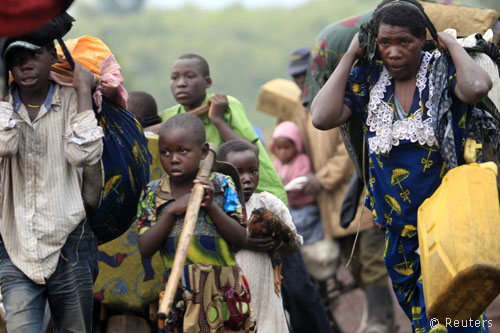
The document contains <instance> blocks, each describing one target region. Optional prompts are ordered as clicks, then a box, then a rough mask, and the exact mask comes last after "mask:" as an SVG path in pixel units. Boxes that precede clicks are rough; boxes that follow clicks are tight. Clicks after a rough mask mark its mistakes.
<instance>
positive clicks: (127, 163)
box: [51, 36, 151, 243]
mask: <svg viewBox="0 0 500 333" xmlns="http://www.w3.org/2000/svg"><path fill="white" fill-rule="evenodd" d="M66 44H67V46H66ZM60 46H62V48H61V47H58V50H57V51H58V56H59V58H60V59H62V61H61V62H59V63H57V64H55V66H54V67H53V72H52V74H51V75H52V79H54V80H55V81H57V82H59V83H60V84H67V83H69V82H71V63H72V61H78V62H80V63H81V64H82V65H83V66H84V67H86V68H87V69H89V70H90V71H91V72H93V73H94V74H96V75H97V77H98V82H99V83H98V85H97V87H96V90H95V92H94V95H93V97H94V111H95V115H96V118H97V120H98V122H99V126H101V127H102V129H103V132H104V138H103V142H104V150H103V154H102V166H101V167H102V174H103V177H102V179H101V181H100V182H99V184H91V185H90V188H92V189H94V190H95V189H98V190H99V188H100V198H98V200H97V203H96V204H93V206H94V207H91V208H90V209H87V213H88V214H87V215H88V216H87V218H88V220H89V221H90V223H91V225H92V228H93V230H94V233H95V235H96V237H97V239H98V241H99V243H105V242H108V241H111V240H113V239H115V238H117V237H118V236H120V235H121V234H122V233H124V232H125V231H126V230H127V229H128V228H129V227H130V225H131V224H132V222H133V220H134V218H135V214H136V212H137V204H138V200H139V196H140V194H141V190H142V188H143V186H144V185H145V184H146V183H147V182H148V181H149V165H150V162H151V157H150V154H149V151H148V142H147V139H146V137H145V136H144V132H143V130H142V127H141V125H140V124H139V122H138V121H137V119H136V118H135V117H134V116H133V115H132V114H131V113H130V112H128V111H127V110H126V109H125V108H126V99H127V92H126V91H125V89H124V88H123V86H122V85H121V83H122V81H123V78H122V77H121V74H120V67H119V65H118V63H117V62H116V60H115V59H114V56H113V55H112V53H111V51H110V50H109V48H108V47H107V46H106V45H105V44H104V43H103V42H102V41H101V40H99V39H97V38H93V37H90V36H82V37H80V38H77V39H73V40H69V41H67V42H66V43H64V44H61V45H60ZM64 48H66V49H65V50H64ZM106 96H112V97H113V100H112V99H110V98H107V97H106ZM88 181H91V182H96V181H98V180H97V179H93V180H88V179H85V172H84V189H85V185H86V184H85V183H86V182H88ZM87 185H88V184H87ZM84 198H85V196H84ZM87 206H89V205H88V202H87ZM90 206H92V204H90Z"/></svg>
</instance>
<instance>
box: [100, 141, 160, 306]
mask: <svg viewBox="0 0 500 333" xmlns="http://www.w3.org/2000/svg"><path fill="white" fill-rule="evenodd" d="M145 134H146V137H147V139H148V147H149V152H150V153H151V156H152V158H153V162H152V164H151V166H150V177H151V179H160V178H161V177H162V175H163V173H164V171H163V169H162V167H161V163H160V156H159V152H158V136H157V135H156V134H151V133H148V132H146V133H145ZM135 212H137V206H136V207H135ZM138 226H139V223H138V221H135V222H134V223H132V225H131V226H130V227H129V228H128V230H127V231H125V233H123V234H122V235H121V236H120V237H118V238H116V239H114V240H112V241H110V242H107V243H106V244H102V245H100V246H99V252H98V264H99V275H98V276H97V280H96V281H95V283H94V298H95V299H96V300H98V301H99V302H101V303H102V304H105V305H106V306H107V307H109V308H111V309H114V310H119V309H123V310H127V311H133V312H135V313H139V314H144V313H147V311H146V308H147V305H148V304H150V303H151V302H154V301H157V300H158V294H159V293H160V291H161V290H162V286H163V282H162V281H163V274H162V272H163V271H164V270H165V265H164V264H163V261H162V259H161V256H160V253H159V252H157V253H155V254H154V255H153V256H152V257H151V258H149V259H145V258H143V257H142V256H141V254H140V252H139V248H138V244H137V240H138V235H137V229H138Z"/></svg>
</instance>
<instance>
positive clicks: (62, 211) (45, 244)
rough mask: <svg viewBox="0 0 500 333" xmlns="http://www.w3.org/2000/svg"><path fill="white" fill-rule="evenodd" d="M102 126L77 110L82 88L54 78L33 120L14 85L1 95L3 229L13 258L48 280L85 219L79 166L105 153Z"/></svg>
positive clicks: (37, 280) (89, 113) (36, 276)
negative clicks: (4, 96) (3, 99)
mask: <svg viewBox="0 0 500 333" xmlns="http://www.w3.org/2000/svg"><path fill="white" fill-rule="evenodd" d="M102 136H103V133H102V129H101V128H100V127H99V126H98V125H97V120H96V118H95V116H94V112H93V111H92V110H86V111H83V112H80V113H77V96H76V91H75V90H74V89H72V88H64V87H61V86H59V85H57V84H52V85H51V88H50V91H49V93H48V95H47V99H46V101H45V103H44V104H43V105H42V106H41V107H40V110H39V112H38V115H37V117H36V119H35V120H34V121H33V122H32V121H31V120H30V118H29V116H28V111H27V109H26V107H25V106H24V105H23V104H22V103H21V100H20V99H19V95H18V94H17V92H16V90H11V93H10V94H9V96H8V101H7V102H0V157H2V163H1V180H2V184H1V190H2V192H1V193H2V200H1V204H0V234H1V236H2V239H3V242H4V244H5V248H6V250H7V253H8V254H9V257H10V259H11V260H12V262H13V263H14V265H16V267H18V268H19V269H20V270H21V271H22V272H23V273H24V274H26V276H28V277H29V278H30V279H31V280H32V281H33V282H35V283H37V284H44V283H45V281H46V279H48V278H49V277H50V275H51V274H52V273H53V272H54V271H55V269H56V266H57V262H58V260H59V254H60V251H61V248H62V246H63V245H64V243H65V242H66V239H67V237H68V235H69V234H70V233H71V232H72V231H73V230H74V229H75V228H76V227H77V225H78V224H79V223H80V222H81V221H82V220H83V219H84V217H85V210H84V207H83V200H82V193H81V183H82V177H81V169H80V168H81V167H84V166H89V165H92V164H96V163H98V162H99V161H100V158H101V154H102V149H103V143H102V139H101V138H102Z"/></svg>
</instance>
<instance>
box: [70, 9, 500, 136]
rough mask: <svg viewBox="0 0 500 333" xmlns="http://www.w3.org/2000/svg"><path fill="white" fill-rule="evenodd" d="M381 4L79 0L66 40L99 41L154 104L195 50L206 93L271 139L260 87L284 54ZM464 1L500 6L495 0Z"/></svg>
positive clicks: (276, 71) (164, 97)
mask: <svg viewBox="0 0 500 333" xmlns="http://www.w3.org/2000/svg"><path fill="white" fill-rule="evenodd" d="M165 1H168V0H165ZM378 2H379V1H378V0H349V1H331V0H311V1H309V2H308V3H306V4H305V5H303V6H300V7H297V8H293V9H283V8H277V7H268V8H265V9H256V10H249V9H245V8H244V7H242V6H241V5H233V6H230V7H228V8H225V9H222V10H218V11H208V10H202V9H198V8H195V7H193V6H185V7H183V8H180V9H176V10H166V9H160V8H151V7H148V6H145V7H144V9H143V10H141V11H139V12H129V13H121V14H117V13H111V12H107V11H104V10H101V9H99V8H102V7H99V6H93V5H90V4H88V3H86V2H83V1H80V2H79V1H76V2H75V5H74V6H73V7H74V8H72V14H73V16H74V17H75V18H76V22H75V24H74V27H73V29H72V30H71V31H70V33H69V34H68V35H67V36H66V38H75V37H78V36H82V35H91V36H94V37H98V38H100V39H102V40H103V41H104V42H105V43H106V44H107V45H108V46H109V47H110V49H111V50H112V52H113V53H114V54H115V56H116V58H117V59H118V61H119V63H120V64H121V66H122V71H123V75H124V77H125V87H126V88H127V90H129V91H132V90H143V91H147V92H149V93H151V94H152V95H153V96H154V97H155V98H156V101H157V103H158V107H159V110H163V109H165V108H167V107H169V106H172V105H174V104H175V100H174V99H173V97H172V95H171V93H170V87H169V85H170V79H169V78H170V68H171V65H172V63H173V61H174V60H175V59H176V58H177V57H178V56H180V55H182V54H185V53H197V54H200V55H202V56H203V57H205V58H206V59H207V61H208V63H209V65H210V71H211V77H212V79H213V82H214V83H213V86H212V88H210V91H211V92H222V93H226V94H230V95H232V96H235V97H236V98H238V99H239V100H240V101H241V102H242V103H243V105H244V106H245V108H246V110H247V113H248V117H249V119H250V120H251V122H252V123H254V124H255V125H257V126H259V127H260V128H261V129H262V130H263V132H264V137H265V138H268V137H269V136H270V134H271V131H272V128H273V127H274V124H275V120H274V118H272V117H270V116H268V115H265V114H263V113H261V112H258V111H256V110H255V104H256V100H257V95H258V92H259V89H260V86H261V85H262V84H264V83H266V82H267V81H269V80H272V79H274V78H279V77H282V78H283V77H285V78H287V77H286V76H285V74H284V73H285V71H286V69H287V65H288V55H289V54H290V53H291V52H292V51H293V50H294V49H295V48H298V47H301V46H307V47H312V46H313V42H314V39H315V37H316V35H317V34H318V33H319V32H320V31H321V30H322V29H323V28H324V27H325V26H326V25H327V24H329V23H332V22H335V21H338V20H340V19H343V18H346V17H349V16H352V15H355V14H359V13H362V12H364V11H367V10H369V9H371V8H374V7H375V6H376V5H377V4H378ZM467 2H468V3H476V4H479V5H483V6H489V7H495V6H496V8H498V7H499V1H498V0H483V1H481V0H477V1H474V0H471V1H467ZM498 9H499V10H500V8H498Z"/></svg>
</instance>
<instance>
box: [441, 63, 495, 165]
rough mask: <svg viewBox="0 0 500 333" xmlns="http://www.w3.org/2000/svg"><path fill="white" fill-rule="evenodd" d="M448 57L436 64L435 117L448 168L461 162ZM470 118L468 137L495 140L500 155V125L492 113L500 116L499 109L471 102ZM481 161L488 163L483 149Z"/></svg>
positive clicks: (467, 126)
mask: <svg viewBox="0 0 500 333" xmlns="http://www.w3.org/2000/svg"><path fill="white" fill-rule="evenodd" d="M448 62H449V61H448V58H447V57H440V58H439V59H438V60H437V61H436V64H435V73H436V74H435V77H434V88H435V89H436V92H437V93H435V94H434V96H433V100H432V106H433V112H432V114H433V119H432V123H433V125H434V133H436V139H437V141H438V145H439V147H441V155H442V156H443V160H444V161H445V162H446V164H447V168H448V170H450V169H453V168H455V167H457V166H458V165H459V163H458V160H457V149H456V147H455V138H454V136H455V133H454V131H453V130H450V128H451V127H450V126H451V125H450V124H451V123H452V107H451V106H452V104H453V101H452V100H451V97H450V96H449V95H448V94H446V93H445V92H446V90H447V89H448V81H449V77H448V72H447V71H448V67H449V64H448ZM466 108H467V121H466V122H465V136H466V137H470V138H473V139H474V140H476V142H477V143H485V142H491V143H492V145H493V149H494V150H495V152H496V153H497V155H498V156H500V145H499V140H500V138H499V135H498V129H499V128H500V124H499V123H498V121H497V120H496V119H495V118H494V117H493V115H492V114H494V115H498V110H497V109H496V108H495V105H494V104H493V103H489V105H486V104H485V103H477V104H474V105H467V106H466ZM478 162H484V158H483V154H482V150H478Z"/></svg>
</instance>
